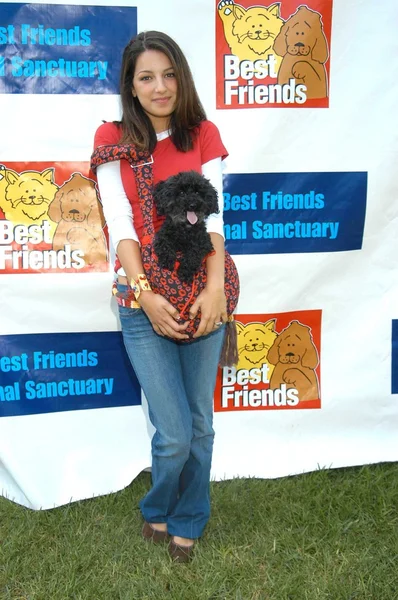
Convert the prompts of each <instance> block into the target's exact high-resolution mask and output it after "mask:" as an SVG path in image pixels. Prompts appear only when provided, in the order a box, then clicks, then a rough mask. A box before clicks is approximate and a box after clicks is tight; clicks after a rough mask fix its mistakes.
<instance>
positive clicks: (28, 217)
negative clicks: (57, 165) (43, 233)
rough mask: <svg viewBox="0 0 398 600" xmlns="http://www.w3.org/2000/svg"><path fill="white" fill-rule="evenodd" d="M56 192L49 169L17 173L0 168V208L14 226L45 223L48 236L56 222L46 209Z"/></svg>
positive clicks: (52, 171) (51, 233) (52, 170)
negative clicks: (47, 224) (47, 227)
mask: <svg viewBox="0 0 398 600" xmlns="http://www.w3.org/2000/svg"><path fill="white" fill-rule="evenodd" d="M57 191H58V186H57V185H56V184H55V183H54V169H53V168H51V169H44V171H42V172H41V173H40V172H39V171H23V172H22V173H21V174H19V173H17V172H16V171H13V170H12V169H7V167H5V166H3V165H2V166H1V167H0V208H1V210H2V211H3V213H4V216H5V218H6V219H7V220H8V221H11V222H12V223H13V224H14V225H28V226H29V225H42V224H43V222H44V221H48V223H49V224H50V228H49V235H50V236H51V237H52V235H53V233H54V231H55V228H56V223H54V222H53V221H52V220H51V217H49V215H48V207H49V204H50V202H52V200H53V199H54V196H55V194H56V193H57Z"/></svg>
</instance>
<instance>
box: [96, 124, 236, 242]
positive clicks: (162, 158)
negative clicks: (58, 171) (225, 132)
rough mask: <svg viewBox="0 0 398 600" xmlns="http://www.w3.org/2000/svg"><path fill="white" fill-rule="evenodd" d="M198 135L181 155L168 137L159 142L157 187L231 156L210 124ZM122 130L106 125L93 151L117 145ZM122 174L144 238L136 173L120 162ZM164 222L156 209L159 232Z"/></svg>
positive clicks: (136, 224) (155, 161)
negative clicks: (189, 147)
mask: <svg viewBox="0 0 398 600" xmlns="http://www.w3.org/2000/svg"><path fill="white" fill-rule="evenodd" d="M198 130H199V133H198V135H197V136H196V137H195V138H194V141H193V148H192V150H188V152H181V151H180V150H177V148H176V147H175V146H174V144H173V142H172V141H171V139H170V137H167V138H166V139H164V140H161V141H160V142H157V144H156V147H155V150H154V151H153V155H152V156H153V165H152V169H153V179H154V184H155V185H156V183H158V182H159V181H163V180H165V179H167V178H168V177H171V176H172V175H177V174H178V173H181V172H182V171H191V170H194V171H197V172H198V173H201V172H202V165H203V164H205V163H207V162H209V160H213V159H214V158H219V157H221V158H222V159H224V158H226V157H227V156H228V152H227V151H226V149H225V146H224V144H223V143H222V141H221V137H220V133H219V131H218V129H217V127H216V126H215V125H214V123H212V122H211V121H202V122H201V123H200V125H199V127H198ZM121 134H122V130H121V128H120V127H119V126H117V125H115V124H114V123H104V124H103V125H100V127H99V128H98V129H97V131H96V133H95V137H94V148H97V147H98V146H104V145H109V144H117V143H118V142H119V140H120V138H121ZM120 172H121V176H122V182H123V187H124V191H125V192H126V196H127V198H128V199H129V202H130V204H131V207H132V210H133V217H134V228H135V230H136V232H137V235H138V237H139V239H141V238H142V236H143V234H144V232H143V221H142V216H141V211H140V207H139V202H138V194H137V187H136V183H135V177H134V172H133V169H132V168H131V167H130V164H129V163H128V162H127V160H121V161H120ZM163 221H164V217H158V216H157V214H156V209H154V219H153V224H154V228H155V231H157V230H158V229H159V228H160V226H161V225H162V223H163Z"/></svg>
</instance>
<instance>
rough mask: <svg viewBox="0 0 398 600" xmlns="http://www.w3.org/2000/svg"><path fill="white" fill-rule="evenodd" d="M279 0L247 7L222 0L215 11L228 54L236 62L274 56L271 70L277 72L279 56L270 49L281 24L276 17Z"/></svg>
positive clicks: (281, 20)
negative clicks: (268, 4) (221, 25)
mask: <svg viewBox="0 0 398 600" xmlns="http://www.w3.org/2000/svg"><path fill="white" fill-rule="evenodd" d="M279 6H280V3H279V2H276V3H274V4H271V5H270V6H258V5H257V6H250V7H249V8H247V9H245V8H243V6H240V5H239V4H235V3H234V2H233V0H222V1H221V2H220V3H219V4H218V14H219V17H220V18H221V20H222V23H223V27H224V36H225V39H226V42H227V44H228V46H229V47H230V49H231V53H232V54H235V56H238V57H239V61H242V60H251V61H253V62H254V61H256V60H259V59H264V60H267V58H268V56H269V55H270V54H272V55H273V56H274V57H275V63H274V69H275V73H278V70H279V66H280V64H281V62H282V58H281V57H280V56H278V55H277V54H276V53H275V51H274V50H273V45H274V41H275V38H276V36H277V35H278V34H279V32H280V30H281V27H282V25H283V23H284V21H283V19H281V18H280V12H279Z"/></svg>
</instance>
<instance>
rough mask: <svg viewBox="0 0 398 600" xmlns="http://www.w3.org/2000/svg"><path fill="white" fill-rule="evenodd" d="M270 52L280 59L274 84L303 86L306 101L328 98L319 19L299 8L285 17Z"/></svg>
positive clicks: (325, 55)
mask: <svg viewBox="0 0 398 600" xmlns="http://www.w3.org/2000/svg"><path fill="white" fill-rule="evenodd" d="M274 51H275V52H276V53H277V54H279V55H280V56H283V59H282V64H281V66H280V69H279V72H278V83H279V84H281V85H283V84H285V83H289V79H295V80H296V84H297V85H298V84H304V85H305V86H306V88H307V92H306V93H307V98H325V97H327V95H328V90H327V78H326V69H325V62H326V61H327V59H328V58H329V50H328V44H327V40H326V37H325V34H324V32H323V28H322V21H321V15H320V14H319V13H318V12H315V11H313V10H310V9H309V8H307V7H306V6H299V8H298V9H297V11H296V12H295V13H294V14H293V15H292V16H291V17H289V19H288V20H287V21H286V23H285V24H284V25H283V27H282V29H281V30H280V32H279V35H278V36H277V38H276V39H275V42H274Z"/></svg>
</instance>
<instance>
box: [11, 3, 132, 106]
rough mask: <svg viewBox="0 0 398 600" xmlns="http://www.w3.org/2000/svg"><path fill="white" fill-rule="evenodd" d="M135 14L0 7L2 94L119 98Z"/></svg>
mask: <svg viewBox="0 0 398 600" xmlns="http://www.w3.org/2000/svg"><path fill="white" fill-rule="evenodd" d="M136 33H137V9H136V8H135V7H126V8H122V7H120V6H115V7H111V6H77V5H67V6H63V5H60V4H59V5H58V4H19V3H15V4H14V3H5V4H2V5H1V21H0V93H3V94H4V93H6V94H118V93H119V74H120V65H121V59H122V53H123V49H124V48H125V46H126V45H127V43H128V42H129V40H130V39H131V38H132V37H133V36H134V35H136Z"/></svg>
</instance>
